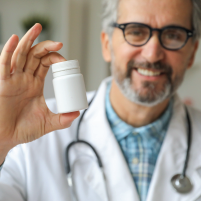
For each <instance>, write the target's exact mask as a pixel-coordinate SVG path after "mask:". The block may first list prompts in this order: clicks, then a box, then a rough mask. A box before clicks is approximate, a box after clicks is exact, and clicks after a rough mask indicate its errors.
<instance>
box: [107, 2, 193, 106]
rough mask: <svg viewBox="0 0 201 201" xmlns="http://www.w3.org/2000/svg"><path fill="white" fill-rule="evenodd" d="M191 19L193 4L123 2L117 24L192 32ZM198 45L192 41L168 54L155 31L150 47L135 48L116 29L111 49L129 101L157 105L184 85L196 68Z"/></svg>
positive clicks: (114, 69)
mask: <svg viewBox="0 0 201 201" xmlns="http://www.w3.org/2000/svg"><path fill="white" fill-rule="evenodd" d="M191 16H192V3H191V0H185V1H184V0H174V1H170V0H140V1H139V0H120V4H119V17H118V20H117V22H118V23H119V24H121V23H127V22H139V23H143V24H147V25H149V26H150V27H152V28H159V29H160V28H163V27H165V26H170V25H176V26H180V27H184V28H187V29H190V30H191V29H192V22H191ZM196 44H197V43H193V41H192V38H190V39H189V40H188V42H187V44H186V45H185V46H184V47H183V48H182V49H180V50H177V51H170V50H166V49H164V48H163V47H162V46H161V44H160V42H159V39H158V32H157V31H154V32H153V36H152V37H151V39H150V40H149V41H148V43H147V44H145V45H144V46H142V47H134V46H131V45H129V44H128V43H127V42H126V41H125V39H124V36H123V33H122V30H120V29H118V28H115V29H114V33H113V36H112V41H111V43H110V45H111V46H110V48H109V49H110V53H109V54H110V60H111V65H112V74H113V77H114V79H115V81H116V83H117V85H118V86H119V88H120V90H121V91H122V93H123V94H124V95H125V96H126V97H127V98H128V99H129V100H131V101H133V102H135V103H138V104H141V105H147V106H153V105H156V104H158V103H160V102H162V101H164V100H165V99H167V98H168V97H170V96H171V95H172V94H173V93H174V92H175V91H176V90H177V88H178V86H179V85H180V84H181V82H182V80H183V77H184V74H185V71H186V69H187V68H189V67H190V66H191V65H192V62H193V58H194V54H195V50H196ZM142 69H144V70H148V71H146V72H145V71H142ZM153 72H154V73H160V75H156V74H155V75H154V74H153ZM147 73H148V74H147Z"/></svg>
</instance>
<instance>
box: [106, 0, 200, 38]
mask: <svg viewBox="0 0 201 201" xmlns="http://www.w3.org/2000/svg"><path fill="white" fill-rule="evenodd" d="M119 2H120V0H102V6H103V14H102V29H103V31H105V32H106V33H107V34H108V35H109V37H112V33H113V28H112V27H111V23H113V22H116V21H117V19H118V7H119ZM192 2H193V16H192V20H193V28H194V30H195V35H194V40H195V41H196V40H198V39H199V38H200V37H201V0H192Z"/></svg>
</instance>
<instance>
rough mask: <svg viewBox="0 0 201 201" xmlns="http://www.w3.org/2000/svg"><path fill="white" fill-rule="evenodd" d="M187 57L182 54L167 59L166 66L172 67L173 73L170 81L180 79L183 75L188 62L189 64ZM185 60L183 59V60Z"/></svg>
mask: <svg viewBox="0 0 201 201" xmlns="http://www.w3.org/2000/svg"><path fill="white" fill-rule="evenodd" d="M188 57H189V56H188V55H186V56H184V54H176V55H174V56H173V55H170V56H169V57H167V61H168V64H169V65H170V66H171V67H172V70H173V73H172V79H173V80H175V79H176V78H178V77H182V76H183V74H184V73H185V71H186V69H187V67H188V62H189V58H188ZM184 58H185V59H184Z"/></svg>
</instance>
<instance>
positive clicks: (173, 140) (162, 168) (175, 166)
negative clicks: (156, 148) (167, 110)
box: [147, 96, 201, 201]
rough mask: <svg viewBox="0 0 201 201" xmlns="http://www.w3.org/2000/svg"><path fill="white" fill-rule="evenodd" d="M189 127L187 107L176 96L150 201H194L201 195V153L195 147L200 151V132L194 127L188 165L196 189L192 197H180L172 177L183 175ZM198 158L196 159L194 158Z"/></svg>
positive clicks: (148, 198)
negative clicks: (197, 152) (200, 172)
mask: <svg viewBox="0 0 201 201" xmlns="http://www.w3.org/2000/svg"><path fill="white" fill-rule="evenodd" d="M191 116H192V115H191ZM191 122H192V124H193V122H194V120H193V119H192V117H191ZM186 125H187V123H186V114H185V110H184V106H183V104H182V103H181V101H180V100H179V98H178V97H177V96H175V103H174V109H173V116H172V119H171V121H170V125H169V128H168V131H167V134H166V137H165V139H164V142H163V145H162V147H161V151H160V153H159V156H158V160H157V163H156V167H155V170H154V174H153V177H152V181H151V185H150V188H149V193H148V197H147V201H170V200H174V201H177V200H178V201H195V200H196V199H197V198H198V197H199V196H200V195H201V177H199V176H198V172H197V169H199V167H201V163H200V162H201V157H200V154H196V149H195V147H197V148H198V147H200V145H199V146H196V145H195V144H196V142H195V141H196V140H195V138H194V137H195V135H196V134H198V133H196V130H195V128H194V127H193V133H192V135H193V140H192V145H191V152H190V159H189V165H188V168H187V176H188V177H189V178H190V180H191V182H192V183H193V186H194V187H193V190H192V191H191V192H190V193H189V194H184V195H182V194H179V193H177V192H176V191H175V189H174V188H173V187H172V185H171V182H170V181H171V178H172V176H173V175H175V174H178V173H181V172H182V170H183V167H184V161H185V157H186V150H187V130H186ZM199 134H200V133H199ZM196 139H197V144H198V143H200V142H201V139H198V138H197V136H196ZM197 151H198V150H197ZM196 155H197V157H194V158H193V157H192V156H196Z"/></svg>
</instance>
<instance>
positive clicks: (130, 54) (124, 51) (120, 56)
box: [113, 42, 140, 70]
mask: <svg viewBox="0 0 201 201" xmlns="http://www.w3.org/2000/svg"><path fill="white" fill-rule="evenodd" d="M113 44H115V43H113ZM138 55H140V48H136V47H133V46H131V45H129V44H127V43H126V42H123V43H121V44H116V45H115V46H113V56H114V59H115V64H116V65H117V66H119V67H120V68H121V69H124V70H127V64H128V63H129V61H131V60H133V59H136V58H137V57H138Z"/></svg>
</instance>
